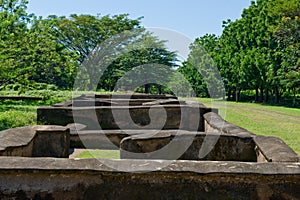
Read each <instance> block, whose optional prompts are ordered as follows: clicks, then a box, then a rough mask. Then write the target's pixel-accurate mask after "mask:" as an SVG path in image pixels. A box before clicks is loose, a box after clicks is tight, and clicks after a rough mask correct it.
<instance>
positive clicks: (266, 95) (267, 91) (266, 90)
mask: <svg viewBox="0 0 300 200" xmlns="http://www.w3.org/2000/svg"><path fill="white" fill-rule="evenodd" d="M268 101H269V89H268V88H266V89H265V99H264V103H268Z"/></svg>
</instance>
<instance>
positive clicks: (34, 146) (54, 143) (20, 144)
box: [0, 126, 70, 157]
mask: <svg viewBox="0 0 300 200" xmlns="http://www.w3.org/2000/svg"><path fill="white" fill-rule="evenodd" d="M69 137H70V136H69V129H68V128H66V127H61V126H28V127H21V128H15V129H8V130H5V131H1V132H0V156H21V157H48V156H49V157H68V152H69V147H70V144H69V143H70V138H69Z"/></svg>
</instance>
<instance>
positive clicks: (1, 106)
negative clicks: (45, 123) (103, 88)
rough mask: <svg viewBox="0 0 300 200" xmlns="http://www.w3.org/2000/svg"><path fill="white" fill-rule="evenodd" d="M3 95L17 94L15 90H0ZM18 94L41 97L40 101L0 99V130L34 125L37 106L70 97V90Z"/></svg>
mask: <svg viewBox="0 0 300 200" xmlns="http://www.w3.org/2000/svg"><path fill="white" fill-rule="evenodd" d="M0 95H3V96H18V92H16V91H0ZM20 96H34V97H42V98H43V100H40V101H28V100H26V101H13V100H0V130H5V129H9V128H16V127H21V126H31V125H36V117H37V108H38V106H44V105H52V104H55V103H58V102H62V101H65V100H69V99H71V98H72V92H71V91H50V90H42V91H28V92H26V93H25V94H21V95H20Z"/></svg>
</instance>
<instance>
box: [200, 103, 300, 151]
mask: <svg viewBox="0 0 300 200" xmlns="http://www.w3.org/2000/svg"><path fill="white" fill-rule="evenodd" d="M198 101H200V102H201V103H203V104H205V105H206V106H208V107H210V106H211V100H210V99H198ZM225 103H226V104H225ZM225 103H221V102H220V103H218V102H217V101H214V102H213V106H214V107H218V108H220V109H221V112H222V113H225V112H226V113H225V114H224V115H223V117H224V118H225V120H226V121H228V122H230V123H233V124H236V125H238V126H241V127H243V128H246V129H247V130H248V131H250V132H252V133H254V134H256V135H264V136H275V137H279V138H281V139H282V140H283V141H284V142H285V143H286V144H288V145H289V146H290V147H291V148H292V149H294V151H296V153H298V155H300V109H297V108H287V107H278V106H269V105H262V104H254V103H235V102H225Z"/></svg>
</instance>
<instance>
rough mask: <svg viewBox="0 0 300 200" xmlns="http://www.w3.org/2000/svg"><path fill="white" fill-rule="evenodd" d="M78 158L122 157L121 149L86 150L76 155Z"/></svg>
mask: <svg viewBox="0 0 300 200" xmlns="http://www.w3.org/2000/svg"><path fill="white" fill-rule="evenodd" d="M76 158H106V159H120V151H118V150H86V151H83V152H82V153H81V154H79V155H78V156H76Z"/></svg>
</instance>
